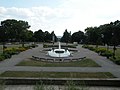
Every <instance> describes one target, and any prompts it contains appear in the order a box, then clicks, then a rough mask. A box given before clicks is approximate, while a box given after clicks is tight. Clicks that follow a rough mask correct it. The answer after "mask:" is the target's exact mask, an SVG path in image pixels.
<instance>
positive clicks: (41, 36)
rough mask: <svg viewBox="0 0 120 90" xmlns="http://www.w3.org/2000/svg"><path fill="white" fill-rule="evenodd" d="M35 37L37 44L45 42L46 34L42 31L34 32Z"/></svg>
mask: <svg viewBox="0 0 120 90" xmlns="http://www.w3.org/2000/svg"><path fill="white" fill-rule="evenodd" d="M34 37H35V41H36V42H44V41H45V40H44V38H45V34H44V32H43V31H42V30H41V29H40V30H38V31H35V32H34Z"/></svg>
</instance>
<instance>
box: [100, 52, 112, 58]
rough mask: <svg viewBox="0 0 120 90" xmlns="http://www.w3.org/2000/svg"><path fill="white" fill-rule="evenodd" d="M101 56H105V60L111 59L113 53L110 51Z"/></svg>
mask: <svg viewBox="0 0 120 90" xmlns="http://www.w3.org/2000/svg"><path fill="white" fill-rule="evenodd" d="M101 55H102V56H106V57H107V58H109V57H112V56H113V53H112V52H111V51H105V52H103V53H101Z"/></svg>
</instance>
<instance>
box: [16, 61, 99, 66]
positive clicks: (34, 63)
mask: <svg viewBox="0 0 120 90" xmlns="http://www.w3.org/2000/svg"><path fill="white" fill-rule="evenodd" d="M16 66H38V67H100V65H98V64H97V63H96V62H94V61H93V60H91V59H83V60H81V61H73V62H43V61H35V60H24V61H22V62H20V63H19V64H17V65H16Z"/></svg>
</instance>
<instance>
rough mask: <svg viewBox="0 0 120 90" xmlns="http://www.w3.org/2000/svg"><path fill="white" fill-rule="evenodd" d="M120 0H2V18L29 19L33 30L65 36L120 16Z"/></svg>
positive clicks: (118, 18)
mask: <svg viewBox="0 0 120 90" xmlns="http://www.w3.org/2000/svg"><path fill="white" fill-rule="evenodd" d="M119 4H120V0H0V21H3V20H6V19H17V20H24V21H28V22H29V24H30V25H31V28H30V30H32V31H37V30H39V29H42V30H43V31H49V32H52V31H53V30H54V32H55V34H56V35H57V36H60V35H61V36H62V35H63V32H64V31H65V29H67V30H68V31H71V32H72V33H73V32H76V31H79V30H81V31H84V29H85V28H87V27H90V26H93V27H94V26H99V25H102V24H105V23H109V22H111V21H113V22H114V21H116V20H120V5H119Z"/></svg>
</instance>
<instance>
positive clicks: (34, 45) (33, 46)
mask: <svg viewBox="0 0 120 90" xmlns="http://www.w3.org/2000/svg"><path fill="white" fill-rule="evenodd" d="M37 46H38V45H36V44H32V45H30V47H32V48H35V47H37Z"/></svg>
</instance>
